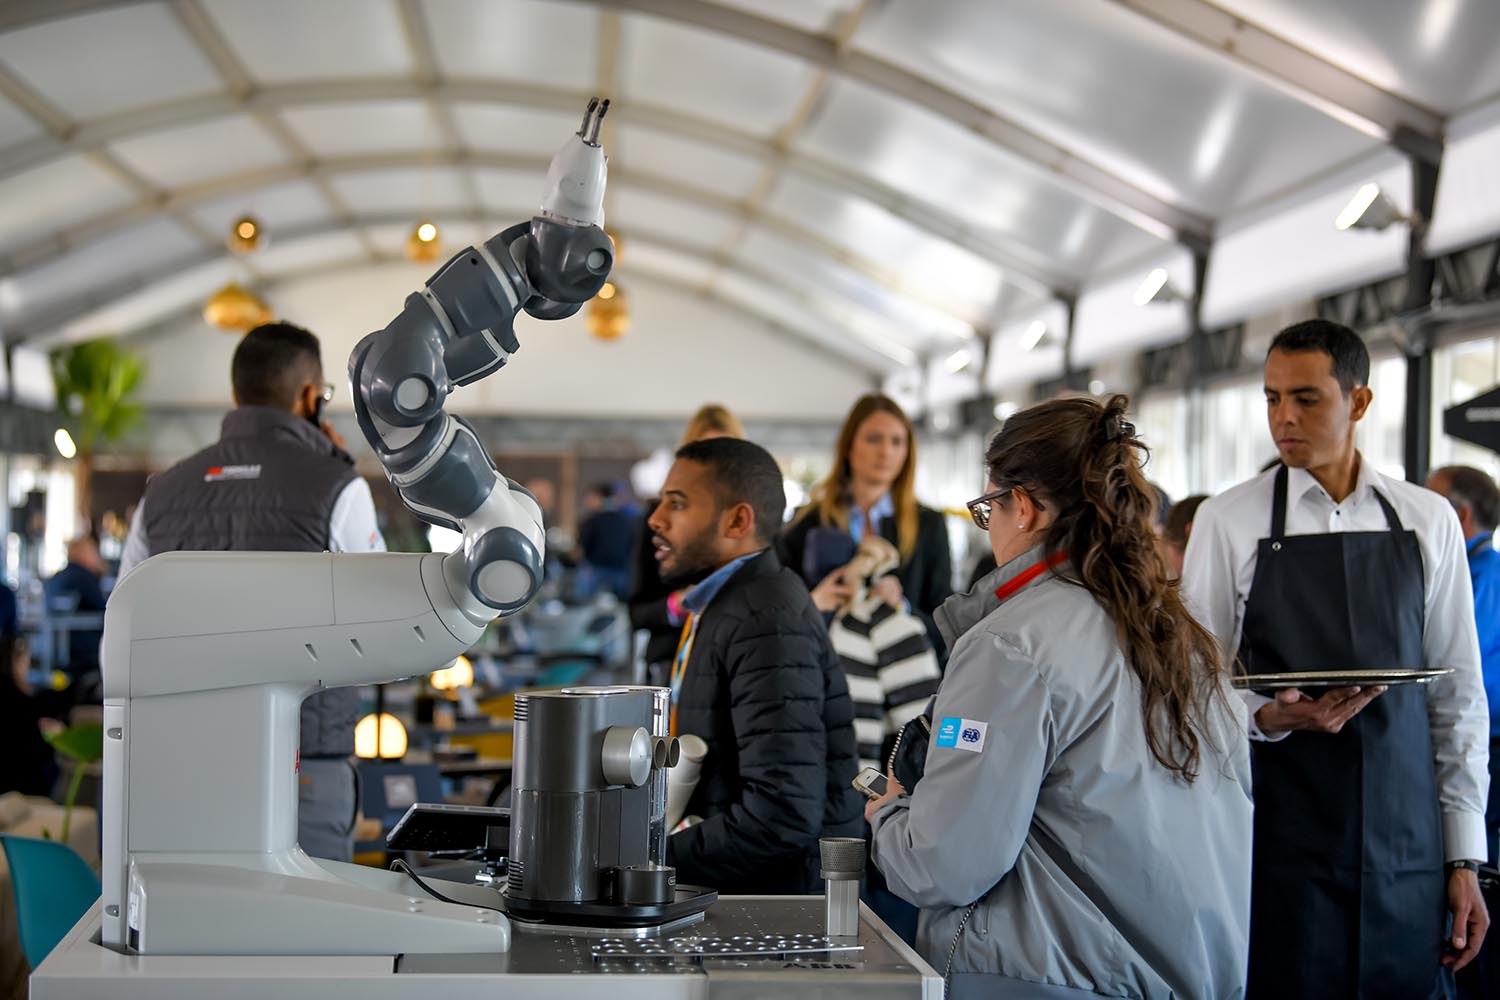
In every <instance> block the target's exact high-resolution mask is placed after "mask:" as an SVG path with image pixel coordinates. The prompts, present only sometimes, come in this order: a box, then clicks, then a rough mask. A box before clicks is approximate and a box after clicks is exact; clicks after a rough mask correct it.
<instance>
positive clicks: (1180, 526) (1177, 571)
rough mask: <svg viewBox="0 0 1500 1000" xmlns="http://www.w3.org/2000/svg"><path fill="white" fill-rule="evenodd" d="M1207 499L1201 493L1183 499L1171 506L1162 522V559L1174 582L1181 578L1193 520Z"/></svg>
mask: <svg viewBox="0 0 1500 1000" xmlns="http://www.w3.org/2000/svg"><path fill="white" fill-rule="evenodd" d="M1207 499H1208V497H1207V496H1205V495H1203V494H1202V493H1199V494H1196V495H1194V496H1190V497H1183V498H1182V499H1181V500H1179V501H1177V502H1176V503H1174V504H1173V505H1172V509H1171V510H1169V511H1168V512H1167V519H1166V521H1165V522H1163V524H1162V527H1161V535H1160V548H1161V555H1162V558H1163V559H1165V560H1166V562H1167V568H1168V569H1169V570H1171V572H1172V579H1174V580H1176V579H1178V578H1179V577H1181V576H1182V560H1183V558H1184V557H1185V556H1186V555H1187V544H1188V538H1189V537H1191V536H1192V533H1193V518H1194V517H1195V516H1196V515H1197V513H1198V507H1199V505H1200V504H1202V503H1203V501H1205V500H1207Z"/></svg>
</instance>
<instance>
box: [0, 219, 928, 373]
mask: <svg viewBox="0 0 1500 1000" xmlns="http://www.w3.org/2000/svg"><path fill="white" fill-rule="evenodd" d="M528 211H529V210H528V209H525V208H521V207H512V208H510V209H497V210H496V211H495V212H492V213H491V212H486V213H472V212H454V213H446V214H439V215H437V216H436V219H437V220H438V222H439V224H440V225H452V224H455V223H477V224H480V225H494V224H495V217H496V216H497V215H502V214H503V215H505V216H507V217H511V218H524V217H525V215H526V213H527V212H528ZM410 221H411V214H410V213H409V212H385V213H375V214H367V215H363V216H358V217H356V218H355V219H353V220H352V223H353V224H354V225H356V226H359V227H369V226H389V225H402V226H404V225H407V224H408V223H410ZM346 231H348V229H347V225H346V223H344V222H343V221H342V220H340V221H334V222H319V223H313V224H310V225H303V226H296V227H292V228H289V229H286V230H282V231H279V232H276V233H274V234H272V235H273V236H274V237H275V238H276V240H277V242H278V243H295V242H297V241H299V240H304V239H314V238H317V237H319V236H326V235H329V234H331V233H339V232H346ZM621 237H622V238H623V239H626V240H629V241H630V242H632V243H634V242H639V243H641V244H642V245H645V246H654V247H659V248H661V249H663V250H667V251H670V252H672V253H676V254H679V255H681V256H684V257H688V258H696V259H699V260H702V261H703V262H704V263H706V264H709V265H711V266H716V267H720V268H723V269H724V270H726V271H730V272H733V273H736V274H740V275H742V276H744V277H745V278H748V279H749V280H752V281H755V282H758V283H760V284H766V285H771V286H772V287H775V288H777V289H778V291H780V292H781V293H782V294H783V295H784V297H785V298H786V300H787V301H789V302H791V303H793V304H795V305H796V306H797V307H798V308H799V309H801V310H803V311H805V312H807V313H808V314H810V315H820V316H822V317H823V318H824V319H826V320H827V321H828V322H830V323H833V324H834V325H836V326H839V327H841V328H842V332H843V334H844V335H845V339H846V340H847V341H848V342H849V346H848V348H847V349H841V348H837V347H834V346H833V345H831V344H829V343H828V342H826V341H824V340H822V339H819V338H816V337H813V336H812V335H810V334H807V333H803V332H800V331H798V332H797V336H799V337H800V338H802V340H804V341H806V342H807V343H808V344H811V345H813V346H816V347H818V348H819V349H820V350H822V351H824V352H829V353H831V354H832V355H835V356H837V357H838V358H839V360H840V361H841V363H844V364H853V365H855V366H856V367H858V368H860V369H861V370H865V371H868V372H885V371H889V370H891V369H892V368H895V367H897V366H900V365H909V364H912V363H914V362H915V360H916V355H915V354H914V353H913V352H911V351H910V350H908V349H907V348H905V347H903V346H902V345H899V344H896V343H893V342H886V341H880V340H874V339H872V338H871V337H869V336H868V335H866V334H864V333H861V332H860V331H858V330H856V329H854V328H853V327H850V326H847V325H845V324H843V323H842V322H841V321H840V320H839V319H838V317H837V316H836V315H833V314H831V312H830V310H829V309H828V308H827V304H826V303H824V302H820V301H818V300H816V299H814V298H813V297H812V296H810V295H807V294H806V293H803V292H801V291H799V290H796V289H787V288H785V287H784V285H782V283H781V279H779V278H778V277H776V276H775V275H773V274H770V273H769V272H766V271H764V270H762V269H760V268H758V267H756V266H755V265H754V264H753V263H750V262H746V261H741V260H735V259H732V258H730V257H729V256H728V255H726V254H724V253H723V252H722V251H720V250H718V249H716V248H714V247H711V246H702V245H697V244H693V243H691V242H687V241H684V240H682V239H681V238H680V237H677V236H673V235H671V234H667V233H661V232H656V231H653V230H651V229H649V228H636V227H633V228H626V229H622V230H621ZM363 259H364V260H366V261H367V262H382V261H387V260H394V259H396V258H392V257H390V256H389V255H387V254H385V253H383V252H381V251H378V250H376V251H373V252H371V253H368V254H366V255H365V257H364V258H363ZM205 263H208V261H205V259H204V258H203V256H202V255H201V254H197V253H195V254H191V255H187V256H184V257H182V258H179V259H177V260H173V261H169V262H167V263H165V264H162V265H159V266H157V267H155V268H152V269H150V270H148V271H146V272H144V273H142V274H139V275H133V276H131V277H129V278H125V279H121V280H120V281H116V282H113V283H111V284H110V285H108V286H106V287H104V288H100V289H95V290H93V291H91V292H86V293H83V294H81V295H77V296H74V297H72V298H70V299H69V300H68V301H67V302H66V303H63V304H61V305H59V306H57V307H55V308H53V309H49V310H46V311H44V312H42V313H39V314H37V315H36V316H34V317H30V318H28V319H26V320H25V321H23V322H22V323H20V324H17V325H15V326H12V327H10V328H9V329H7V331H6V340H7V342H10V343H16V342H18V341H25V340H32V341H36V342H37V343H39V344H41V345H42V346H46V345H48V344H51V343H54V342H56V341H58V340H59V339H66V338H65V335H63V333H62V331H63V329H64V328H65V327H67V326H68V325H69V324H72V323H74V322H75V321H77V320H79V319H82V318H83V317H85V316H87V315H88V314H89V313H91V312H94V311H95V310H98V309H102V308H105V307H107V306H109V305H112V304H114V303H116V302H118V301H119V300H121V299H123V298H125V297H126V296H128V295H132V294H134V293H136V292H141V291H144V290H146V289H148V288H150V287H152V286H153V285H156V284H158V283H160V282H162V281H165V280H167V279H169V278H172V277H174V276H176V275H179V274H182V273H184V272H186V271H189V270H191V269H192V268H194V267H199V266H202V265H203V264H205ZM344 263H345V264H348V263H349V262H347V261H345V262H344ZM320 266H321V265H318V266H315V267H314V268H312V269H310V270H308V271H301V270H298V271H293V272H289V273H288V274H287V275H285V276H284V277H285V278H286V279H291V278H295V277H301V276H304V275H306V274H308V273H317V270H318V267H320ZM351 266H352V265H351ZM621 267H622V270H623V272H624V274H626V275H631V274H634V273H637V272H639V271H642V270H647V269H643V268H640V267H639V266H638V265H635V264H634V263H633V262H631V261H630V260H628V259H627V260H626V261H625V262H624V263H622V265H621ZM653 273H657V274H658V276H660V272H653ZM668 277H670V276H668ZM254 280H256V279H252V283H253V281H254ZM675 280H676V282H677V283H678V284H679V285H681V286H682V287H684V288H690V287H691V286H690V285H689V284H688V283H687V282H685V281H683V280H682V279H680V278H679V279H675ZM696 291H697V292H700V293H704V294H707V295H708V296H709V297H710V298H713V299H715V300H716V301H719V302H723V303H726V304H733V305H734V307H735V308H737V309H745V308H750V307H747V306H745V305H744V304H743V303H740V302H738V300H735V299H732V298H730V297H728V296H726V295H724V294H722V293H719V292H705V290H704V289H702V288H698V289H696ZM200 308H201V306H197V305H194V306H193V307H192V308H191V309H188V310H187V312H189V313H190V312H192V311H193V310H195V309H200ZM178 315H179V314H178V313H173V316H178ZM182 315H186V313H183V314H182ZM757 316H758V318H760V319H762V320H764V321H765V322H768V323H771V324H773V325H775V326H776V327H777V328H778V329H782V330H791V331H795V327H793V326H791V325H789V324H786V323H785V322H783V321H781V320H777V319H775V318H774V317H773V316H771V315H770V314H769V313H767V312H765V311H758V312H757ZM153 325H154V326H159V325H160V322H158V323H156V324H153ZM872 351H874V352H875V354H876V355H878V356H881V357H885V358H888V359H890V362H891V364H890V365H889V366H885V365H878V364H872V363H871V362H872V361H873V360H874V355H872V353H871V352H872Z"/></svg>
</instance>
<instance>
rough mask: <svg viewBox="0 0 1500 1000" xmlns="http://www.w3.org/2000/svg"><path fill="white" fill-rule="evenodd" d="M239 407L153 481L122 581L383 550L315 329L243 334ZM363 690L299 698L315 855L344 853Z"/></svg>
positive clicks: (303, 779) (304, 840)
mask: <svg viewBox="0 0 1500 1000" xmlns="http://www.w3.org/2000/svg"><path fill="white" fill-rule="evenodd" d="M230 377H231V381H232V383H233V387H234V402H235V409H234V410H231V411H230V412H229V413H228V414H227V415H226V416H225V417H224V424H223V429H222V432H221V436H220V438H219V441H218V443H217V444H214V445H210V446H209V447H207V448H205V449H203V450H202V451H200V452H198V453H197V454H195V455H192V456H190V457H188V458H186V459H183V460H182V461H181V462H179V463H177V464H176V465H174V466H172V468H170V469H168V470H167V471H165V472H162V473H160V474H158V475H156V476H153V477H152V478H151V481H150V482H149V483H147V484H146V495H145V497H144V498H143V499H142V500H141V502H140V504H139V505H138V506H137V507H136V510H135V516H134V517H133V518H132V519H131V523H130V535H129V537H128V538H127V539H126V541H125V551H124V553H123V554H122V556H121V558H120V576H121V577H122V578H123V577H124V576H125V574H127V573H129V572H130V570H131V568H132V567H134V566H135V565H136V564H137V563H139V562H141V561H143V560H145V559H146V558H148V557H149V556H153V555H155V554H157V553H159V552H173V551H177V550H181V549H197V550H214V551H225V550H231V551H252V552H324V551H332V552H383V551H385V541H384V540H383V539H382V538H381V536H380V530H379V528H378V526H377V525H376V521H375V503H374V500H373V499H372V497H371V496H370V486H369V484H368V483H366V482H365V480H364V479H362V478H360V476H358V475H357V474H356V473H355V471H354V460H353V459H352V458H350V457H349V453H348V452H346V451H345V450H344V442H343V439H342V438H340V437H339V435H338V433H337V432H335V431H334V429H333V428H332V426H330V425H329V424H328V423H326V422H324V421H323V420H322V410H323V404H324V403H325V402H327V401H328V399H329V398H330V397H331V396H332V394H333V393H332V389H333V387H332V385H328V384H325V383H324V381H323V362H322V358H321V354H320V351H319V347H318V338H317V337H315V336H313V335H312V334H311V333H309V332H308V331H306V330H304V329H302V328H301V327H297V326H293V325H291V324H290V323H269V324H267V325H265V326H258V327H256V328H255V329H254V330H251V331H250V332H249V333H247V334H246V335H245V337H244V339H243V340H241V341H240V344H239V347H238V348H236V349H235V352H234V360H233V362H232V363H231V365H230ZM358 714H359V693H358V691H357V690H356V689H354V688H338V689H335V690H331V691H321V692H319V693H317V694H315V695H313V696H311V697H310V698H308V699H307V700H306V701H305V702H303V704H302V749H301V754H300V758H299V773H298V792H299V796H298V808H297V840H298V842H299V843H300V844H301V845H302V849H303V850H305V851H306V852H307V853H308V854H311V855H313V856H314V857H321V858H331V859H333V860H336V861H349V860H352V857H353V854H354V821H355V818H356V816H357V814H358V810H359V801H358V798H359V796H358V781H357V776H356V775H355V772H354V768H353V766H352V764H351V763H350V761H349V757H350V755H351V754H352V753H353V752H354V723H355V721H356V719H357V717H358Z"/></svg>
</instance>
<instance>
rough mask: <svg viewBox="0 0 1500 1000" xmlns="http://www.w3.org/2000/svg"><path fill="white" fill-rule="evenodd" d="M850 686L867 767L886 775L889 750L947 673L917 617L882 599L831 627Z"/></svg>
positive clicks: (854, 607) (857, 604) (861, 602)
mask: <svg viewBox="0 0 1500 1000" xmlns="http://www.w3.org/2000/svg"><path fill="white" fill-rule="evenodd" d="M828 634H829V637H830V638H832V640H833V648H834V651H835V652H837V653H838V654H839V660H840V661H841V662H842V664H843V667H844V676H845V677H847V678H848V681H849V698H850V700H852V701H853V702H854V732H855V736H856V738H857V739H858V741H859V756H860V764H861V765H862V766H867V767H873V768H875V769H876V770H879V771H882V772H883V771H884V770H885V767H884V763H883V760H884V753H883V751H884V749H885V747H886V746H887V745H888V744H889V741H891V740H893V739H895V735H896V734H897V733H898V732H900V731H901V727H902V726H904V725H906V723H907V722H908V721H909V720H911V719H913V718H915V717H916V716H918V715H920V714H921V713H922V709H923V707H924V706H925V705H926V704H927V701H928V699H929V698H931V697H932V696H933V694H935V693H936V692H937V689H938V682H939V681H941V680H942V674H941V673H940V672H939V671H938V664H937V657H936V656H934V655H933V653H932V646H931V645H930V644H929V643H928V641H927V630H926V629H925V628H923V627H922V622H921V621H920V620H919V619H918V618H917V617H916V616H915V615H913V614H911V613H910V612H907V611H902V610H900V609H898V608H893V607H891V606H890V605H889V604H887V603H885V602H884V601H882V600H881V599H879V598H878V597H874V596H871V595H870V594H864V595H862V596H861V597H859V598H857V599H856V600H855V601H854V602H853V603H852V604H850V605H849V606H848V607H847V608H845V610H844V611H842V612H841V613H840V614H839V616H838V617H837V618H835V619H834V620H833V623H832V624H831V625H829V626H828Z"/></svg>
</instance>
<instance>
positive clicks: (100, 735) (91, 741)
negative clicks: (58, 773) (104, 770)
mask: <svg viewBox="0 0 1500 1000" xmlns="http://www.w3.org/2000/svg"><path fill="white" fill-rule="evenodd" d="M46 739H47V742H48V743H50V744H52V749H54V750H56V751H57V752H58V753H60V754H62V755H63V756H64V757H71V758H73V759H74V760H77V761H82V762H84V763H85V764H89V763H93V762H94V761H96V760H98V759H99V758H101V757H103V756H104V727H103V726H101V725H100V724H99V723H97V722H80V723H79V724H78V725H76V726H69V727H68V728H67V729H64V730H61V731H60V732H56V733H48V734H46Z"/></svg>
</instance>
